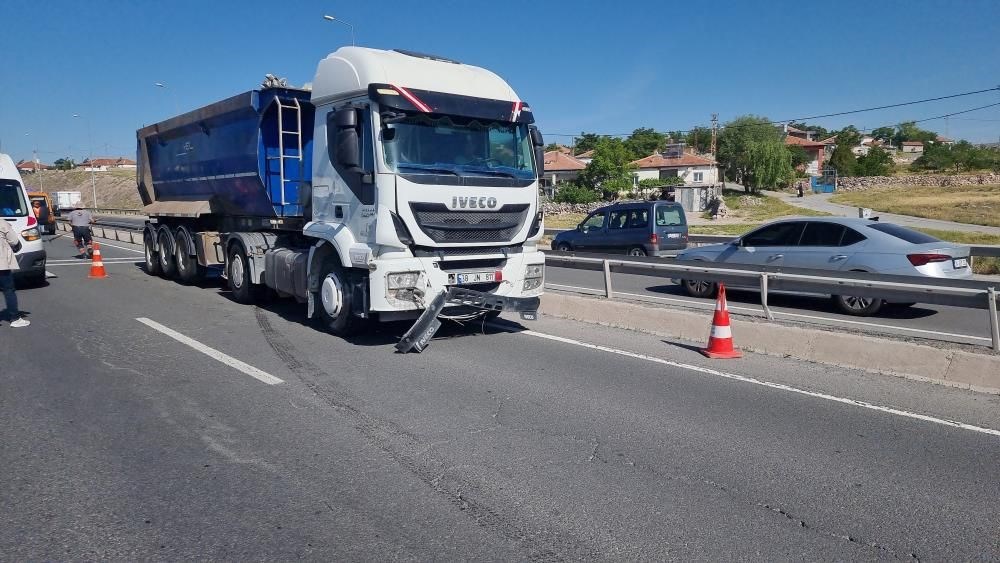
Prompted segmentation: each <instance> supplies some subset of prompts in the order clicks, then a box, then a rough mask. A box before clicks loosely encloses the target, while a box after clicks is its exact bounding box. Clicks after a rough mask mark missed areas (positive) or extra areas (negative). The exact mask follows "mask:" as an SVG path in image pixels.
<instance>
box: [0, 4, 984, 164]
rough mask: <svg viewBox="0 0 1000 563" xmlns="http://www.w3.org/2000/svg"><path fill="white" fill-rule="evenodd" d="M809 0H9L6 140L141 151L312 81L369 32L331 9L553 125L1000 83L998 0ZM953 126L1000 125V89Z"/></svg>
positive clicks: (801, 111)
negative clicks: (501, 88) (163, 129)
mask: <svg viewBox="0 0 1000 563" xmlns="http://www.w3.org/2000/svg"><path fill="white" fill-rule="evenodd" d="M806 4H807V3H805V2H801V1H784V0H778V1H771V2H763V1H761V2H750V1H748V2H674V1H666V0H660V1H645V0H642V1H639V0H637V1H628V0H625V1H620V2H614V3H612V2H596V1H593V2H591V1H587V0H575V1H573V2H553V1H548V0H533V1H519V0H517V1H508V2H503V3H497V2H478V1H473V0H468V1H459V0H446V1H440V2H437V1H432V0H424V1H421V2H412V1H409V2H391V1H386V2H342V1H323V2H320V1H307V0H302V1H294V2H274V1H273V0H272V1H270V2H264V1H243V2H227V1H222V0H220V1H213V0H199V1H191V0H171V1H170V2H154V1H152V0H149V1H140V0H135V1H124V0H122V1H117V2H113V1H103V0H95V1H89V2H74V1H70V0H47V1H37V0H31V1H29V0H4V2H3V8H2V10H0V13H2V18H3V22H4V23H3V33H2V34H0V53H2V54H3V57H2V59H0V60H2V61H3V63H4V65H5V66H6V67H7V68H5V69H4V70H3V72H2V76H3V77H4V78H3V84H2V87H0V143H2V150H3V152H6V153H10V154H11V155H12V156H13V157H14V158H15V160H16V159H19V158H30V157H31V151H32V149H33V148H36V147H37V148H38V150H39V156H40V158H41V159H42V160H43V161H45V162H49V163H51V162H52V161H53V160H55V159H56V158H59V157H61V156H70V157H72V158H75V159H76V160H78V161H79V160H81V159H82V158H84V157H86V156H87V154H88V152H89V151H90V147H91V145H92V147H93V152H94V154H95V155H102V156H104V155H107V156H112V155H125V156H132V157H134V152H135V130H136V129H137V128H138V127H140V126H142V125H143V124H148V123H153V122H156V121H160V120H162V119H164V118H166V117H169V116H171V115H173V114H175V113H179V111H178V110H180V111H187V110H190V109H194V108H196V107H199V106H201V105H205V104H208V103H211V102H213V101H216V100H219V99H222V98H226V97H229V96H231V95H234V94H237V93H239V92H243V91H246V90H249V89H252V88H254V87H256V86H257V85H259V83H260V81H261V80H262V79H263V76H264V74H265V73H272V74H275V75H278V76H282V77H287V78H288V79H289V82H291V83H292V84H295V85H301V84H303V83H306V82H311V81H312V78H313V73H314V72H315V70H316V64H317V62H318V61H319V60H320V59H321V58H322V57H324V56H325V55H326V54H328V53H329V52H331V51H333V50H335V49H336V48H337V47H339V46H341V45H344V44H349V43H350V40H351V36H350V28H349V27H347V26H345V25H340V24H337V23H331V22H328V21H325V20H323V19H322V15H323V14H333V15H335V16H339V17H341V18H343V19H344V20H346V21H349V22H351V23H352V24H353V25H354V27H355V31H356V34H357V40H358V44H359V45H364V46H370V47H378V48H404V49H411V50H417V51H425V52H430V53H435V54H439V55H443V56H447V57H451V58H455V59H458V60H461V61H463V62H467V63H469V64H475V65H480V66H484V67H487V68H489V69H490V70H493V71H495V72H496V73H498V74H500V75H501V76H502V77H504V78H505V79H506V80H507V81H508V82H509V83H510V84H511V85H512V86H513V87H514V89H515V90H517V92H518V93H519V94H520V95H521V97H522V98H523V99H524V100H526V101H527V102H529V103H530V104H531V105H532V107H533V109H534V113H535V116H536V119H537V120H538V122H539V125H540V127H541V129H542V131H543V133H545V134H546V140H547V141H550V142H551V141H561V142H570V138H568V137H558V136H556V134H560V133H562V134H577V133H579V132H580V131H590V132H598V133H628V132H630V131H632V130H633V129H635V128H636V127H653V128H655V129H657V130H675V129H689V128H690V127H692V126H695V125H702V124H707V123H708V122H709V119H710V114H711V113H712V112H717V113H719V116H720V120H721V121H723V122H725V121H726V120H728V119H731V118H733V117H735V116H738V115H741V114H746V113H753V114H757V115H765V116H768V117H770V118H772V119H775V120H777V119H788V118H795V117H800V116H808V115H817V114H824V113H831V112H836V111H843V110H850V109H856V108H863V107H871V106H876V105H883V104H890V103H895V102H903V101H909V100H916V99H921V98H928V97H935V96H941V95H947V94H952V93H957V92H966V91H971V90H979V89H984V88H992V87H996V86H998V85H1000V2H998V1H996V0H983V1H975V0H968V1H961V0H955V1H952V2H944V1H941V2H923V1H915V0H911V1H905V2H904V1H892V0H887V1H871V0H868V1H864V2H855V1H849V0H845V1H837V2H813V3H808V4H810V5H806ZM276 6H283V7H281V8H278V7H276ZM155 82H161V83H164V84H166V85H167V87H166V88H157V87H155V86H154V83H155ZM992 102H1000V92H991V93H988V94H979V95H976V96H969V97H965V98H958V99H952V100H946V101H940V102H934V103H927V104H920V105H916V106H910V107H906V108H899V109H894V110H884V111H879V112H872V113H865V114H860V115H855V116H847V117H842V118H830V119H826V120H819V121H817V123H818V124H821V125H824V126H826V127H828V128H837V127H841V126H843V125H845V124H848V123H853V124H855V125H857V126H858V127H859V128H867V129H869V130H870V129H872V128H874V127H878V126H881V125H886V124H892V123H895V122H899V121H903V120H908V119H920V118H923V117H931V116H936V115H940V114H944V113H949V112H952V111H959V110H963V109H967V108H972V107H976V106H980V105H985V104H988V103H992ZM73 114H79V115H80V116H81V117H79V118H73V117H72V116H73ZM923 125H924V126H925V127H926V128H930V129H934V130H937V131H939V132H941V133H944V132H945V128H946V123H945V121H944V120H940V121H933V122H928V123H925V124H923ZM947 129H948V134H949V136H951V137H953V138H967V139H969V140H971V141H974V142H986V141H989V142H996V141H997V140H998V137H1000V106H998V107H994V108H990V109H986V110H982V111H979V112H975V113H970V114H965V115H962V116H957V117H956V118H952V119H950V120H948V122H947Z"/></svg>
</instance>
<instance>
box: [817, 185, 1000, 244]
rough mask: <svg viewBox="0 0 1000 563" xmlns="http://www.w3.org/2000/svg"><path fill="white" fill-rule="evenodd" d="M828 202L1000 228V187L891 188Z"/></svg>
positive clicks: (842, 196)
mask: <svg viewBox="0 0 1000 563" xmlns="http://www.w3.org/2000/svg"><path fill="white" fill-rule="evenodd" d="M830 201H832V202H834V203H840V204H844V205H850V206H853V207H868V208H871V209H875V210H878V211H885V212H886V213H898V214H900V215H910V216H911V217H924V218H926V219H939V220H942V221H955V222H957V223H968V224H971V225H987V226H991V227H1000V186H954V187H934V186H931V187H905V188H904V187H899V186H893V187H888V188H881V189H877V190H868V191H864V192H852V193H845V194H837V195H835V196H833V197H832V198H830ZM956 242H957V241H956Z"/></svg>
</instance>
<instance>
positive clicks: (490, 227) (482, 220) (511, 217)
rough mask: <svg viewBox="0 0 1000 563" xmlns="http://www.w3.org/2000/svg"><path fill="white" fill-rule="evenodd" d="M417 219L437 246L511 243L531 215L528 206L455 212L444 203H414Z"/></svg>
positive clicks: (524, 204)
mask: <svg viewBox="0 0 1000 563" xmlns="http://www.w3.org/2000/svg"><path fill="white" fill-rule="evenodd" d="M410 209H411V210H412V211H413V216H414V217H415V218H416V220H417V225H419V226H420V230H422V231H423V232H424V233H425V234H426V235H427V236H429V237H430V238H431V240H433V241H434V242H508V241H510V240H511V239H513V238H514V235H515V234H517V232H518V231H519V230H521V227H522V226H523V225H524V220H525V218H526V217H527V215H528V204H526V203H522V204H517V205H504V206H503V207H501V208H500V209H499V210H497V211H453V210H451V209H448V208H447V207H446V206H445V205H444V204H441V203H411V204H410Z"/></svg>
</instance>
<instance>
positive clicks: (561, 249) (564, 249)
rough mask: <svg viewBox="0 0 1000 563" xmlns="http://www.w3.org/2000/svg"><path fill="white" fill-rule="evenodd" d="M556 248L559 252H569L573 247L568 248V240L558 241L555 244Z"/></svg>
mask: <svg viewBox="0 0 1000 563" xmlns="http://www.w3.org/2000/svg"><path fill="white" fill-rule="evenodd" d="M556 250H558V251H559V252H569V251H570V250H573V249H572V248H570V246H569V243H568V242H560V243H559V244H558V245H556Z"/></svg>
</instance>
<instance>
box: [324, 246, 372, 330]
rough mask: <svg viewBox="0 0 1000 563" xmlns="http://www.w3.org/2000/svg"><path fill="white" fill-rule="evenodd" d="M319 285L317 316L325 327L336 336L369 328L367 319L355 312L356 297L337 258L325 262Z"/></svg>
mask: <svg viewBox="0 0 1000 563" xmlns="http://www.w3.org/2000/svg"><path fill="white" fill-rule="evenodd" d="M322 271H323V272H324V274H323V277H322V278H321V281H320V286H319V295H318V297H319V303H317V304H316V316H317V317H318V319H319V322H320V324H322V325H323V327H324V328H325V329H326V330H328V331H330V332H331V333H333V334H335V335H336V336H340V337H346V336H354V335H357V334H360V333H362V332H364V331H365V329H366V328H368V325H367V323H366V322H365V319H362V318H360V317H358V316H356V315H355V314H354V309H355V305H354V299H353V292H352V291H351V286H350V284H349V283H348V279H347V272H346V270H345V269H344V268H343V267H342V266H341V265H340V264H339V263H338V262H336V260H335V259H330V260H328V261H327V262H326V264H324V266H323V270H322Z"/></svg>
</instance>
